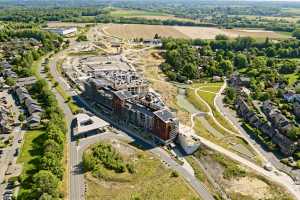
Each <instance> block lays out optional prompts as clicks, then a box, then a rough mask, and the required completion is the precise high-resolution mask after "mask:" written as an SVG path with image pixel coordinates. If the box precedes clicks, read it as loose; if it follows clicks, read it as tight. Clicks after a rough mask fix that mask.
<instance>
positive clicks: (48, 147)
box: [44, 139, 63, 158]
mask: <svg viewBox="0 0 300 200" xmlns="http://www.w3.org/2000/svg"><path fill="white" fill-rule="evenodd" d="M47 152H51V153H54V154H56V155H57V156H58V157H59V158H61V157H62V155H63V147H62V145H60V144H58V143H57V142H55V141H54V140H52V139H48V140H46V141H45V143H44V153H45V154H46V153H47Z"/></svg>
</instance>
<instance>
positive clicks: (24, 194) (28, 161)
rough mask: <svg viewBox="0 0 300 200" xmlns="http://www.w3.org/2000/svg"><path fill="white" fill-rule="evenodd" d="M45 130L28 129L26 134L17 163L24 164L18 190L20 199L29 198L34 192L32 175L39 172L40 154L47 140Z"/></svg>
mask: <svg viewBox="0 0 300 200" xmlns="http://www.w3.org/2000/svg"><path fill="white" fill-rule="evenodd" d="M44 133H45V132H44V130H34V131H27V132H26V133H25V135H24V144H23V146H22V148H21V153H20V155H19V157H18V159H17V163H19V164H22V166H23V169H22V174H21V176H20V177H21V178H22V180H24V181H22V184H21V186H20V190H19V192H18V199H28V196H30V193H31V192H32V191H31V190H30V189H29V188H30V187H31V186H30V184H32V176H33V175H34V174H35V173H37V172H38V165H39V156H41V154H42V152H43V147H42V144H43V142H44V140H45V136H46V135H45V134H44Z"/></svg>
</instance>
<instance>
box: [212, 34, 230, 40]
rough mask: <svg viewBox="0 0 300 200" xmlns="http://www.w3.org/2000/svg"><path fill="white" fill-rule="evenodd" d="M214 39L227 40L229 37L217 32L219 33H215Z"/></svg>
mask: <svg viewBox="0 0 300 200" xmlns="http://www.w3.org/2000/svg"><path fill="white" fill-rule="evenodd" d="M215 39H216V40H229V37H228V36H227V35H224V34H219V35H216V37H215Z"/></svg>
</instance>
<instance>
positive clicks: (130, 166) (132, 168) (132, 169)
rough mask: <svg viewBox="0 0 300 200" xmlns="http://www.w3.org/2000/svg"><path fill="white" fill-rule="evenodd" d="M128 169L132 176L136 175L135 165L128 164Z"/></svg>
mask: <svg viewBox="0 0 300 200" xmlns="http://www.w3.org/2000/svg"><path fill="white" fill-rule="evenodd" d="M126 168H127V170H128V172H129V173H130V174H134V173H135V169H134V166H133V164H130V163H127V164H126Z"/></svg>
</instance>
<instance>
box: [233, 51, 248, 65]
mask: <svg viewBox="0 0 300 200" xmlns="http://www.w3.org/2000/svg"><path fill="white" fill-rule="evenodd" d="M234 66H235V67H237V68H244V67H247V66H248V60H247V57H246V56H245V55H244V54H242V53H238V54H237V55H236V56H235V57H234Z"/></svg>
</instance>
